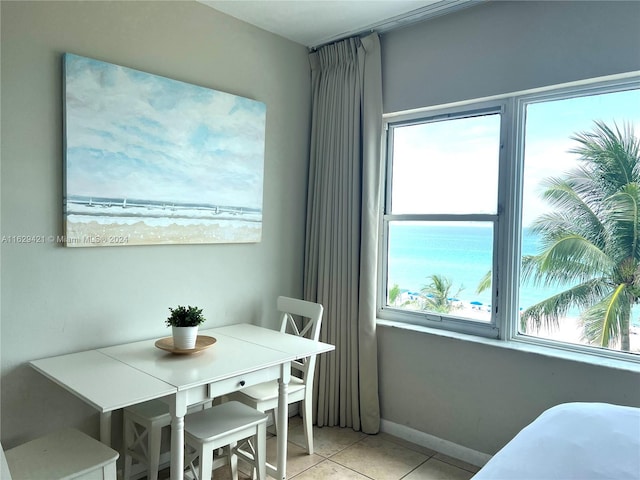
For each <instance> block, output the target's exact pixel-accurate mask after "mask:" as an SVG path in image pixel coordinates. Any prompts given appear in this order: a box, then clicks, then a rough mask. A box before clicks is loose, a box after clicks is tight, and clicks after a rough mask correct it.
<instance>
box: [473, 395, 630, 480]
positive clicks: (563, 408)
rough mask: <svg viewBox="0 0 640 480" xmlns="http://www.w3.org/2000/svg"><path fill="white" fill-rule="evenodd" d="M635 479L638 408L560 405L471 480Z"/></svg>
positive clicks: (531, 426)
mask: <svg viewBox="0 0 640 480" xmlns="http://www.w3.org/2000/svg"><path fill="white" fill-rule="evenodd" d="M551 479H553V480H569V479H572V480H595V479H611V480H640V408H633V407H623V406H618V405H610V404H606V403H565V404H561V405H558V406H555V407H553V408H550V409H549V410H547V411H545V412H543V413H542V414H541V415H540V416H539V417H538V418H537V419H536V420H535V421H533V422H532V423H531V424H529V425H528V426H526V427H525V428H524V429H522V430H521V431H520V432H519V433H518V434H517V435H516V436H515V437H514V438H513V439H512V440H511V441H510V442H509V443H507V444H506V445H505V446H504V447H503V448H502V449H501V450H500V451H499V452H498V453H496V454H495V455H494V456H493V458H492V459H491V460H489V462H487V464H486V465H485V466H484V467H483V468H482V469H481V470H480V471H479V472H478V473H477V474H476V475H475V476H474V477H473V480H551Z"/></svg>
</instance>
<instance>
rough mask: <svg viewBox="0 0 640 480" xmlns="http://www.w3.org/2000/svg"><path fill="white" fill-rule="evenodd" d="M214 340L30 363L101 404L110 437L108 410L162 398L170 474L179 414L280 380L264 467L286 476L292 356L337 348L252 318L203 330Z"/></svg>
mask: <svg viewBox="0 0 640 480" xmlns="http://www.w3.org/2000/svg"><path fill="white" fill-rule="evenodd" d="M200 335H203V336H210V337H213V338H215V339H216V342H215V343H214V344H213V345H212V346H211V347H210V348H208V349H206V350H203V351H201V352H198V353H197V354H193V355H175V354H172V353H170V352H167V351H165V350H162V349H160V348H157V347H156V345H155V343H156V341H157V340H158V339H157V338H156V339H151V340H143V341H139V342H133V343H127V344H123V345H116V346H112V347H106V348H98V349H95V350H88V351H84V352H78V353H71V354H67V355H61V356H57V357H50V358H43V359H39V360H34V361H31V362H30V365H31V366H32V367H33V368H35V369H36V370H37V371H38V372H40V373H42V374H43V375H45V376H46V377H48V378H49V379H51V380H52V381H54V382H55V383H57V384H58V385H60V386H61V387H63V388H65V389H67V390H68V391H70V392H71V393H73V394H74V395H76V396H78V397H79V398H81V399H82V400H84V401H85V402H87V403H88V404H90V405H92V406H93V407H94V408H96V409H97V410H98V411H99V412H100V439H101V441H103V442H104V443H106V444H108V445H110V444H111V413H112V412H113V411H114V410H118V409H120V408H124V407H127V406H130V405H135V404H137V403H142V402H145V401H148V400H153V399H162V400H163V401H165V402H167V404H168V405H169V410H170V412H171V416H172V419H171V480H182V479H183V476H184V457H183V451H184V416H185V415H186V412H187V407H188V406H189V405H192V404H195V403H198V402H201V401H204V400H207V399H212V398H215V397H220V396H222V395H225V394H228V393H231V392H235V391H237V390H240V389H242V388H244V387H248V386H251V385H255V384H258V383H262V382H265V381H269V380H274V379H277V380H278V385H279V389H278V424H279V425H282V426H283V427H284V428H279V429H278V437H277V445H278V457H277V465H276V466H275V467H273V466H268V468H267V470H268V473H269V475H271V476H273V477H275V478H279V479H282V480H285V479H286V476H287V473H286V458H287V428H286V426H287V413H288V408H287V403H288V402H287V398H288V393H287V390H288V383H289V380H290V377H291V362H292V361H294V360H299V359H301V358H304V357H308V356H310V355H316V354H321V353H325V352H329V351H332V350H334V348H335V347H334V346H333V345H330V344H328V343H323V342H315V341H312V340H308V339H305V338H300V337H297V336H295V335H289V334H286V333H281V332H279V331H277V330H270V329H267V328H263V327H258V326H255V325H250V324H237V325H229V326H225V327H218V328H213V329H208V330H201V331H200Z"/></svg>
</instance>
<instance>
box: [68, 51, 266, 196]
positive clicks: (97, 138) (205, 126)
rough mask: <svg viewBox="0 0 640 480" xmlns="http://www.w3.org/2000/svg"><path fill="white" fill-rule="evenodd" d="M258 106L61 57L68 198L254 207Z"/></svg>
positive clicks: (260, 122)
mask: <svg viewBox="0 0 640 480" xmlns="http://www.w3.org/2000/svg"><path fill="white" fill-rule="evenodd" d="M265 122H266V106H265V104H264V103H261V102H257V101H254V100H250V99H247V98H243V97H239V96H235V95H231V94H228V93H224V92H219V91H216V90H212V89H208V88H204V87H200V86H196V85H191V84H187V83H184V82H179V81H176V80H171V79H168V78H164V77H160V76H156V75H150V74H146V73H143V72H139V71H136V70H132V69H129V68H125V67H120V66H116V65H113V64H109V63H104V62H100V61H97V60H92V59H88V58H84V57H79V56H76V55H70V54H66V55H65V142H66V161H65V166H66V182H67V183H66V190H67V195H87V196H96V197H116V198H135V199H142V200H156V201H167V202H189V203H192V202H193V203H210V204H218V205H233V206H241V207H248V208H261V206H262V193H263V172H264V138H265Z"/></svg>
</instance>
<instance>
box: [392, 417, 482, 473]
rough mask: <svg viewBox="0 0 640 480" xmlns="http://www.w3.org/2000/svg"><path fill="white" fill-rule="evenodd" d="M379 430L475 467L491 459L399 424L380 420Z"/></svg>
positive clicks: (480, 453)
mask: <svg viewBox="0 0 640 480" xmlns="http://www.w3.org/2000/svg"><path fill="white" fill-rule="evenodd" d="M380 430H381V431H382V432H385V433H388V434H389V435H393V436H394V437H398V438H402V439H403V440H407V441H408V442H411V443H415V444H416V445H420V446H422V447H426V448H430V449H431V450H435V451H437V452H440V453H443V454H445V455H448V456H450V457H453V458H457V459H459V460H462V461H464V462H467V463H470V464H471V465H475V466H477V467H482V466H484V465H485V463H487V462H488V461H489V459H491V455H489V454H486V453H482V452H478V451H477V450H472V449H471V448H467V447H463V446H462V445H458V444H457V443H453V442H450V441H448V440H444V439H442V438H439V437H435V436H433V435H429V434H428V433H424V432H421V431H419V430H415V429H413V428H410V427H407V426H404V425H400V424H399V423H394V422H390V421H389V420H385V419H381V420H380Z"/></svg>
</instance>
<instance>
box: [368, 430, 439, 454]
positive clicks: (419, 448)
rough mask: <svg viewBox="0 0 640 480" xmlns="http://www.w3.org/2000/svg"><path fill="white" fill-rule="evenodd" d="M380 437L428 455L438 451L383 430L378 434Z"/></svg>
mask: <svg viewBox="0 0 640 480" xmlns="http://www.w3.org/2000/svg"><path fill="white" fill-rule="evenodd" d="M378 436H380V438H384V439H385V440H389V441H390V442H393V443H397V444H398V445H402V446H403V447H407V448H410V449H411V450H415V451H416V452H419V453H422V454H423V455H426V456H427V457H433V456H434V455H436V454H437V453H438V452H436V451H435V450H431V449H430V448H427V447H423V446H422V445H417V444H415V443H411V442H409V441H408V440H404V439H403V438H398V437H394V436H393V435H389V434H388V433H384V432H381V433H379V434H378Z"/></svg>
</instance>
